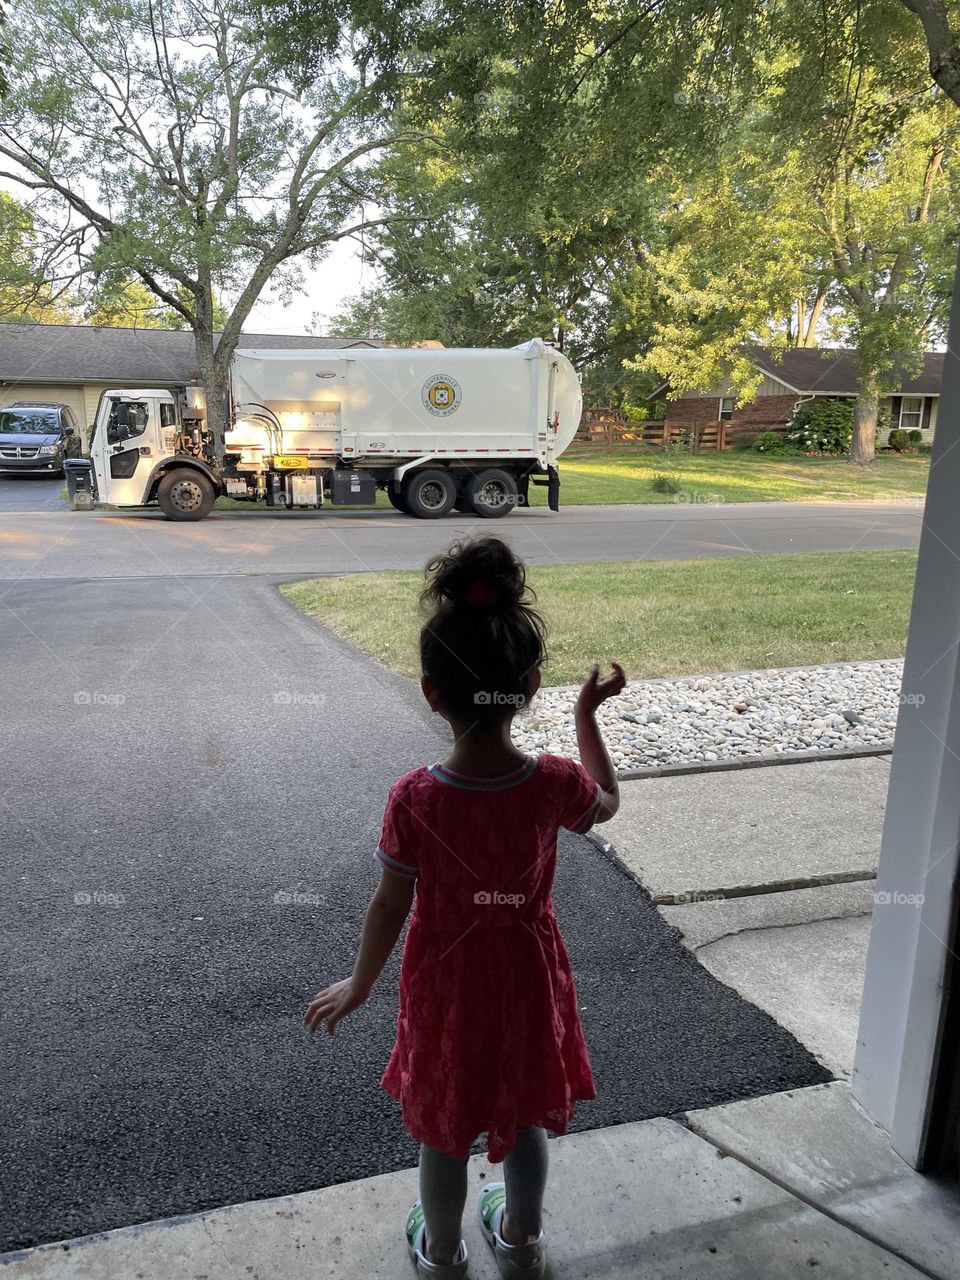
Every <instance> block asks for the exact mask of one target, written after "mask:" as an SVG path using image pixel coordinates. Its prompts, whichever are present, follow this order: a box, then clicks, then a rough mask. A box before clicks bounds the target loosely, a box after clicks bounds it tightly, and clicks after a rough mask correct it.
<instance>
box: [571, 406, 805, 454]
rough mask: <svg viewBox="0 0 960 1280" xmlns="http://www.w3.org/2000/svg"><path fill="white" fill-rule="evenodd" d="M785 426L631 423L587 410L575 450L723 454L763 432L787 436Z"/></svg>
mask: <svg viewBox="0 0 960 1280" xmlns="http://www.w3.org/2000/svg"><path fill="white" fill-rule="evenodd" d="M788 430H789V428H788V426H787V424H786V423H784V422H751V423H743V424H740V423H732V422H718V421H715V420H714V421H711V422H685V423H682V424H679V423H672V424H670V425H668V424H667V423H666V422H662V421H661V422H646V421H644V422H630V421H625V420H624V419H622V418H618V417H617V415H616V413H615V412H614V411H613V410H612V409H585V410H584V413H583V417H582V419H581V421H580V429H579V430H578V431H577V434H576V436H575V437H574V442H573V447H575V448H578V447H581V446H583V447H586V448H589V449H598V450H603V451H604V452H606V453H612V452H613V451H614V450H615V449H631V448H636V449H649V450H664V449H666V448H668V446H670V445H671V444H682V445H684V446H686V447H688V448H689V449H690V452H691V453H721V452H723V451H724V450H726V449H735V448H737V446H738V445H743V444H746V443H748V442H749V441H750V440H752V439H753V438H754V437H755V436H758V435H759V434H760V433H761V432H762V431H775V432H776V433H777V434H778V435H785V434H786V432H787V431H788Z"/></svg>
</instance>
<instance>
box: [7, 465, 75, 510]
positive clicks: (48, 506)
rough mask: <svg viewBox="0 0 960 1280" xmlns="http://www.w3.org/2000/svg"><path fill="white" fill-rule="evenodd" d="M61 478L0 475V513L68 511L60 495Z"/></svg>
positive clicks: (61, 491)
mask: <svg viewBox="0 0 960 1280" xmlns="http://www.w3.org/2000/svg"><path fill="white" fill-rule="evenodd" d="M65 485H66V481H65V480H64V478H63V476H55V477H53V478H51V477H50V476H11V475H2V474H0V513H3V512H6V511H68V510H69V509H70V508H69V505H68V503H67V501H66V499H65V498H62V497H61V496H60V495H61V494H62V493H63V491H64V487H65Z"/></svg>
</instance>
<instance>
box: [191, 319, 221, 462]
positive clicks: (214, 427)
mask: <svg viewBox="0 0 960 1280" xmlns="http://www.w3.org/2000/svg"><path fill="white" fill-rule="evenodd" d="M194 338H195V340H196V345H197V364H198V366H199V369H200V381H201V383H202V385H203V394H204V399H205V400H206V405H207V417H206V429H207V430H208V431H209V432H211V433H212V435H213V452H214V455H215V456H216V458H217V460H218V461H220V460H222V459H223V453H224V443H225V442H224V432H225V431H226V429H227V412H226V409H227V406H226V400H227V386H228V372H227V367H226V366H228V365H229V360H227V361H226V365H225V363H224V353H223V352H220V351H215V350H214V340H213V334H212V333H209V332H208V333H196V332H195V334H194Z"/></svg>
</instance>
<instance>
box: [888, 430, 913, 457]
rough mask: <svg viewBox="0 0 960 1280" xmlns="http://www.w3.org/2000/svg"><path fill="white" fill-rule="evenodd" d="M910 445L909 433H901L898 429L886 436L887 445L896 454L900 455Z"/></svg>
mask: <svg viewBox="0 0 960 1280" xmlns="http://www.w3.org/2000/svg"><path fill="white" fill-rule="evenodd" d="M909 443H910V436H909V433H908V432H906V431H901V430H900V429H899V427H896V428H894V430H893V431H891V432H890V434H889V435H888V436H887V444H888V445H889V446H890V448H891V449H896V451H897V453H901V452H902V451H903V450H904V449H906V447H907V446H908V445H909Z"/></svg>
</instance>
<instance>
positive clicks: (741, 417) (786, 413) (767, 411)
mask: <svg viewBox="0 0 960 1280" xmlns="http://www.w3.org/2000/svg"><path fill="white" fill-rule="evenodd" d="M797 399H798V397H797V396H795V395H786V396H757V398H756V400H754V401H753V403H752V404H745V405H741V406H740V407H739V408H738V409H734V411H733V418H732V419H731V423H732V425H733V426H735V427H749V426H753V424H754V423H763V424H764V425H765V426H766V425H767V424H768V423H770V422H782V423H784V424H786V423H787V422H789V421H790V417H791V415H792V414H793V406H794V405H795V404H796V403H797Z"/></svg>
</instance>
